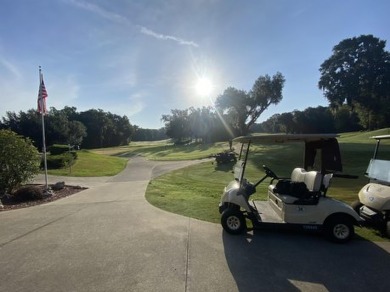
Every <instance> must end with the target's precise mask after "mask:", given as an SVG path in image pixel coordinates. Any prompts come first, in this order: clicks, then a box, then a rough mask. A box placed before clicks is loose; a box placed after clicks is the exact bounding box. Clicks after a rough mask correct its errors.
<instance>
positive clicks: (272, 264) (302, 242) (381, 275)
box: [222, 230, 390, 291]
mask: <svg viewBox="0 0 390 292" xmlns="http://www.w3.org/2000/svg"><path fill="white" fill-rule="evenodd" d="M222 239H223V244H224V250H225V257H226V260H227V263H228V266H229V269H230V271H231V273H232V275H233V277H234V279H235V281H236V284H237V287H238V289H239V291H390V280H389V277H390V269H389V267H390V254H389V253H388V252H387V251H386V250H384V249H382V248H381V247H379V246H377V245H376V244H374V243H372V242H369V241H365V240H358V239H355V240H352V241H351V242H349V243H347V244H334V243H331V242H329V241H327V240H326V239H325V238H324V237H322V236H319V235H311V234H294V233H290V232H286V233H285V232H275V231H269V230H256V231H251V232H248V233H247V234H245V235H239V236H233V235H230V234H227V233H226V232H225V231H223V234H222Z"/></svg>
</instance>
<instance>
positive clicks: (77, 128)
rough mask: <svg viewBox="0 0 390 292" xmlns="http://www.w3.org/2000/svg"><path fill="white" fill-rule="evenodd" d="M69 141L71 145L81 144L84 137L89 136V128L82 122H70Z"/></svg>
mask: <svg viewBox="0 0 390 292" xmlns="http://www.w3.org/2000/svg"><path fill="white" fill-rule="evenodd" d="M67 136H68V137H67V143H68V144H69V145H81V143H82V142H83V138H84V137H86V136H87V128H86V127H85V126H84V124H83V123H82V122H79V121H70V122H68V135H67Z"/></svg>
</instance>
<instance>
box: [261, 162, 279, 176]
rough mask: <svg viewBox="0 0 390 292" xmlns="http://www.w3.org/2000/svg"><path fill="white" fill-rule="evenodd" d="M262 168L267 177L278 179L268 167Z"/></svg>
mask: <svg viewBox="0 0 390 292" xmlns="http://www.w3.org/2000/svg"><path fill="white" fill-rule="evenodd" d="M263 168H264V170H265V174H266V175H268V176H269V177H272V178H276V179H278V176H277V175H276V174H275V172H273V171H272V170H271V169H269V167H267V166H265V165H263Z"/></svg>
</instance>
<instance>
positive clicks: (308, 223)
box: [219, 134, 361, 243]
mask: <svg viewBox="0 0 390 292" xmlns="http://www.w3.org/2000/svg"><path fill="white" fill-rule="evenodd" d="M336 137H337V135H336V134H301V135H296V134H290V135H289V134H274V135H258V136H244V137H238V138H236V139H234V140H233V142H239V143H241V151H240V155H239V160H238V162H237V163H236V165H235V166H234V178H235V179H234V180H233V181H231V182H230V183H229V184H228V186H227V187H225V189H224V192H223V195H222V197H221V201H220V204H219V212H220V213H221V214H222V216H221V224H222V226H223V228H224V229H225V230H226V231H227V232H228V233H230V234H239V233H242V232H243V231H244V230H245V229H246V218H248V219H250V220H251V221H252V224H253V227H254V228H278V229H281V228H286V229H295V230H304V231H321V232H324V234H325V235H326V236H327V237H328V238H329V239H331V240H332V241H335V242H339V243H343V242H347V241H348V240H350V239H351V238H352V237H353V235H354V225H358V224H359V222H360V220H361V218H360V217H359V215H358V214H357V213H356V212H355V211H354V209H353V208H352V207H351V206H349V205H348V204H345V203H343V202H340V201H337V200H335V199H332V198H329V197H327V196H326V192H327V189H328V187H329V184H330V180H331V179H332V177H333V176H338V177H344V178H353V177H352V176H348V175H341V174H336V173H337V172H341V171H342V165H341V157H340V150H339V145H338V142H337V139H336ZM288 142H303V143H304V144H305V151H304V154H305V155H304V163H303V167H296V168H293V169H292V173H291V177H290V178H288V179H282V178H279V177H278V176H277V175H276V174H275V173H274V172H273V171H272V170H271V169H270V168H268V167H267V166H265V165H263V169H264V171H265V176H264V177H263V178H261V179H260V180H259V181H258V182H257V183H255V184H252V183H250V182H249V181H248V180H247V179H246V178H245V177H244V176H245V168H246V165H247V162H248V156H249V149H250V146H251V144H252V143H261V144H278V143H288ZM317 153H319V154H320V157H317V159H316V154H317ZM318 158H320V159H318ZM318 162H319V163H320V169H319V170H317V171H316V170H313V169H314V165H315V163H318ZM286 163H288V161H286ZM267 178H270V179H271V182H270V185H269V186H268V200H267V201H251V202H250V201H249V197H250V196H251V195H252V194H253V193H255V192H256V187H257V186H258V185H259V184H260V183H262V182H263V181H264V180H266V179H267ZM275 180H276V181H277V183H276V184H274V181H275Z"/></svg>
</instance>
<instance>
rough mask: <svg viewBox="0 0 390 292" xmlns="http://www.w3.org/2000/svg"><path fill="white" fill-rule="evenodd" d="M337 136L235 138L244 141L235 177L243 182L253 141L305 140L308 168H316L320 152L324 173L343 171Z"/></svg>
mask: <svg viewBox="0 0 390 292" xmlns="http://www.w3.org/2000/svg"><path fill="white" fill-rule="evenodd" d="M336 137H338V135H337V134H264V135H255V136H242V137H238V138H235V139H234V140H233V141H234V142H239V143H242V146H241V150H240V155H239V159H238V161H237V163H236V165H235V167H234V178H235V179H236V180H238V181H239V182H242V180H243V178H244V173H245V167H246V162H247V159H248V153H249V148H250V145H251V144H252V143H256V144H264V145H267V144H269V145H272V144H274V145H275V144H283V143H291V142H303V143H304V144H305V151H304V160H303V166H304V168H305V169H306V170H309V169H313V168H314V163H315V161H316V156H317V154H319V155H320V163H321V166H320V168H321V172H322V173H323V174H326V173H333V172H341V171H342V164H341V155H340V149H339V145H338V142H337V139H336Z"/></svg>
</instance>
